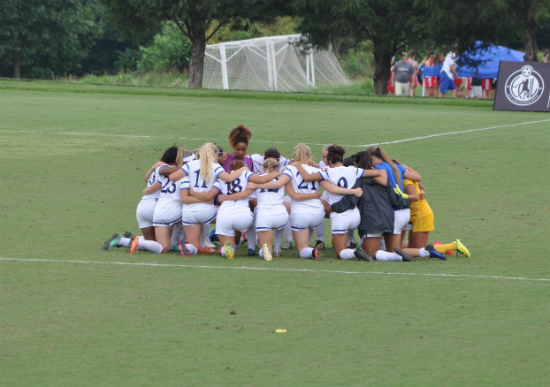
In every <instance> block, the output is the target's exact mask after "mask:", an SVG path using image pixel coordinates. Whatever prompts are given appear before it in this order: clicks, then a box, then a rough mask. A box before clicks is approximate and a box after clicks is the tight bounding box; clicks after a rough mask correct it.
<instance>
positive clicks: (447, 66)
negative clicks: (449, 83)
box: [441, 52, 456, 79]
mask: <svg viewBox="0 0 550 387" xmlns="http://www.w3.org/2000/svg"><path fill="white" fill-rule="evenodd" d="M455 58H456V54H455V53H453V52H450V53H448V54H447V56H446V57H445V61H444V62H443V67H442V68H441V72H446V73H447V75H448V76H449V79H453V77H454V76H455V75H454V74H453V73H451V66H454V65H455V64H456V62H455Z"/></svg>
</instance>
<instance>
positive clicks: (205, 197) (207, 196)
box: [189, 186, 220, 202]
mask: <svg viewBox="0 0 550 387" xmlns="http://www.w3.org/2000/svg"><path fill="white" fill-rule="evenodd" d="M219 193H220V191H219V189H218V188H217V187H214V186H213V187H212V188H210V191H208V192H197V191H195V190H194V189H193V187H191V186H189V195H191V196H194V197H196V198H197V199H199V200H201V201H203V202H209V201H210V200H212V199H214V198H215V197H216V195H217V194H219Z"/></svg>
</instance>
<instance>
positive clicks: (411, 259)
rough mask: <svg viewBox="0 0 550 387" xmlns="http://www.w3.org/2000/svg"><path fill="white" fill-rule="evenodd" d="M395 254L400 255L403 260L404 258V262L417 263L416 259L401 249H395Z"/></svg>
mask: <svg viewBox="0 0 550 387" xmlns="http://www.w3.org/2000/svg"><path fill="white" fill-rule="evenodd" d="M395 252H396V253H397V254H399V255H400V256H401V258H403V262H416V259H414V258H413V257H411V256H410V255H409V254H407V253H406V252H404V251H403V250H401V249H398V248H395Z"/></svg>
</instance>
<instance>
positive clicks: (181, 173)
mask: <svg viewBox="0 0 550 387" xmlns="http://www.w3.org/2000/svg"><path fill="white" fill-rule="evenodd" d="M159 173H160V171H159ZM185 176H187V173H185V171H184V170H183V169H181V168H179V169H178V170H177V171H175V172H172V173H170V181H176V180H179V179H181V178H182V177H185Z"/></svg>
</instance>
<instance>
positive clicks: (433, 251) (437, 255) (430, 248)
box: [426, 245, 447, 261]
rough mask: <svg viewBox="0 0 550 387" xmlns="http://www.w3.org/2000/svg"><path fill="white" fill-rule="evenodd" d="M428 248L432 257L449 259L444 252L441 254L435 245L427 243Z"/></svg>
mask: <svg viewBox="0 0 550 387" xmlns="http://www.w3.org/2000/svg"><path fill="white" fill-rule="evenodd" d="M426 250H428V252H429V253H430V258H439V259H441V260H443V261H446V260H447V258H445V256H444V255H443V254H441V253H440V252H439V251H437V250H436V249H434V246H433V245H427V246H426Z"/></svg>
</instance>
